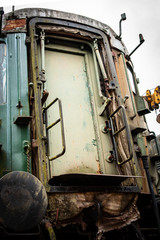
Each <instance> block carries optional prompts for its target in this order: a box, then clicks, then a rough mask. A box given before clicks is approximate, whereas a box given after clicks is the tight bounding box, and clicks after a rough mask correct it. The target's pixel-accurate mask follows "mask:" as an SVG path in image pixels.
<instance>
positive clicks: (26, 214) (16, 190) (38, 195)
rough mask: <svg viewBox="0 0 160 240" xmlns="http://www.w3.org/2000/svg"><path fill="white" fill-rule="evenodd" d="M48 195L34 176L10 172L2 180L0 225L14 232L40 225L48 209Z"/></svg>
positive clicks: (0, 184) (0, 181)
mask: <svg viewBox="0 0 160 240" xmlns="http://www.w3.org/2000/svg"><path fill="white" fill-rule="evenodd" d="M47 204H48V200H47V194H46V191H45V188H44V186H43V185H42V183H41V182H40V181H39V180H38V179H37V178H36V177H35V176H33V175H32V174H30V173H27V172H22V171H15V172H10V173H8V174H6V175H5V176H3V177H2V178H1V179H0V223H1V224H2V225H3V226H4V227H5V228H7V229H9V230H11V231H14V232H25V231H28V230H30V229H33V228H34V227H36V226H37V225H38V223H39V222H40V221H41V220H42V218H43V217H44V215H45V212H46V209H47Z"/></svg>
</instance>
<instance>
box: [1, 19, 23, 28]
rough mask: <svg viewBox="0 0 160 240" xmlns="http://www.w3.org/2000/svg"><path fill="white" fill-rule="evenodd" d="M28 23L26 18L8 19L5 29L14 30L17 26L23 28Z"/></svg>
mask: <svg viewBox="0 0 160 240" xmlns="http://www.w3.org/2000/svg"><path fill="white" fill-rule="evenodd" d="M25 25H26V19H14V20H7V23H6V25H5V27H4V28H3V31H9V30H13V29H15V28H21V27H24V26H25Z"/></svg>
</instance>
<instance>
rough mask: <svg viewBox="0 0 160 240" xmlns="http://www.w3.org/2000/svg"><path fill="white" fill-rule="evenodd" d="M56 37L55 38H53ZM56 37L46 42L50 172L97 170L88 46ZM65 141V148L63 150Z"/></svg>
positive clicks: (53, 174)
mask: <svg viewBox="0 0 160 240" xmlns="http://www.w3.org/2000/svg"><path fill="white" fill-rule="evenodd" d="M51 41H53V40H51ZM84 49H85V50H81V49H80V44H75V43H73V45H71V43H70V42H62V41H60V40H59V41H56V40H54V42H53V43H50V44H48V45H46V48H45V54H46V56H45V59H46V60H45V61H46V62H45V65H46V79H47V81H46V88H47V90H48V91H49V97H48V99H47V104H46V105H47V106H49V107H48V109H47V121H48V122H47V128H48V139H49V159H50V168H51V176H56V175H61V174H68V173H97V171H98V169H99V163H98V162H97V160H98V151H97V148H98V143H97V138H96V131H95V127H94V110H93V106H92V103H91V102H92V97H93V96H92V95H93V94H92V86H91V80H90V76H91V74H90V71H91V69H90V66H91V65H93V63H90V62H89V58H88V56H87V55H88V54H91V53H89V51H91V50H89V47H87V46H85V47H84ZM64 144H65V148H66V149H65V152H64Z"/></svg>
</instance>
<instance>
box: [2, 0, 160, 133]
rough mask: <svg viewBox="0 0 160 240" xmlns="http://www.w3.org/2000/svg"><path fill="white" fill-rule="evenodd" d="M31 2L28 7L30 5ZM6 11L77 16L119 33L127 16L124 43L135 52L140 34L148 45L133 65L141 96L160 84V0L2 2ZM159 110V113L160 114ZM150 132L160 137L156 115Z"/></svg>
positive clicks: (150, 121) (136, 55) (150, 116)
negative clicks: (43, 10)
mask: <svg viewBox="0 0 160 240" xmlns="http://www.w3.org/2000/svg"><path fill="white" fill-rule="evenodd" d="M26 2H27V4H26ZM0 4H1V6H3V7H4V11H5V12H10V11H11V10H12V5H14V6H15V10H16V9H20V8H26V7H32V8H34V7H36V8H37V7H40V8H49V9H55V10H60V11H66V12H71V13H76V14H80V15H84V16H86V17H90V18H93V19H96V20H98V21H101V22H103V23H106V24H107V25H109V26H110V27H111V28H113V30H114V31H115V32H116V33H117V34H118V33H119V20H120V17H121V14H122V13H124V12H125V13H126V16H127V20H126V21H124V22H123V23H122V40H123V41H124V43H125V45H126V46H127V48H128V51H129V52H131V51H132V50H133V49H134V48H135V47H136V46H137V45H138V44H139V33H142V34H143V36H144V39H145V42H144V44H143V45H142V46H141V47H140V48H139V49H138V50H137V51H136V52H135V53H134V54H133V56H132V62H133V64H134V70H135V72H136V75H137V77H138V78H139V79H140V84H139V88H140V93H141V95H143V94H145V91H146V90H147V89H154V88H155V87H156V86H158V85H160V73H159V72H160V27H159V26H160V0H98V1H95V0H78V1H76V0H52V1H44V0H27V1H26V0H1V2H0ZM158 113H159V110H158V111H157V114H158ZM146 117H147V120H148V125H149V129H150V130H151V131H155V132H156V134H160V124H158V123H157V122H156V113H155V112H152V113H150V114H148V115H146Z"/></svg>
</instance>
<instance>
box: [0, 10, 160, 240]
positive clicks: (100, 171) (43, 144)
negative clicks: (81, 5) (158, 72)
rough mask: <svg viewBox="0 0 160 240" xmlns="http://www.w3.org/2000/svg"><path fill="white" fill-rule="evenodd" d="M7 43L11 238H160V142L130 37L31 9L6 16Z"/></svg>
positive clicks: (6, 231)
mask: <svg viewBox="0 0 160 240" xmlns="http://www.w3.org/2000/svg"><path fill="white" fill-rule="evenodd" d="M0 47H1V49H0V51H1V55H2V58H1V79H0V80H1V84H2V85H1V96H2V97H1V99H0V101H1V102H0V104H1V105H0V110H1V113H2V114H0V115H1V117H0V118H1V126H0V143H1V152H0V156H1V161H0V167H1V169H0V173H1V177H2V178H1V184H0V185H1V186H0V189H1V199H0V200H1V206H2V207H3V208H4V211H2V213H1V228H0V229H1V235H2V237H4V238H5V237H6V236H7V237H10V238H14V237H22V236H23V238H25V237H27V239H29V238H31V239H32V238H33V237H34V238H37V239H38V238H40V237H41V238H42V239H56V237H57V239H68V238H70V239H72V238H76V239H88V238H89V239H103V238H105V239H112V238H114V237H118V236H121V239H128V237H130V238H131V239H144V237H145V239H158V234H159V230H160V226H159V214H158V205H157V202H158V194H159V188H160V186H159V150H158V147H157V145H156V144H155V142H156V137H155V135H154V133H152V132H150V131H149V129H148V127H147V123H146V121H145V114H147V113H149V112H150V111H149V109H148V106H147V103H146V101H145V99H144V98H143V97H141V96H140V95H139V91H138V83H137V78H136V75H135V73H134V67H133V64H132V62H131V59H130V56H129V54H128V52H127V49H126V47H125V45H124V44H123V42H122V41H121V37H120V36H117V34H116V33H114V31H113V30H112V29H111V28H110V27H109V26H107V25H105V24H103V23H100V22H98V21H95V20H93V19H89V18H86V17H83V16H79V15H75V14H70V13H64V12H60V11H53V10H48V9H22V10H17V11H14V12H12V13H9V14H6V15H4V16H3V25H2V31H1V38H0ZM4 73H5V74H4ZM131 82H132V83H131ZM156 143H157V142H156ZM153 145H154V146H156V147H155V149H154V148H153ZM26 172H28V174H27V173H26ZM6 173H8V174H6ZM26 174H27V175H26ZM31 174H32V175H34V176H35V177H36V178H38V179H39V180H40V181H38V180H37V179H36V178H34V177H33V176H32V175H31ZM3 176H4V177H3ZM32 177H33V178H32ZM13 179H14V181H13ZM16 179H17V182H19V183H18V184H17V185H16ZM26 179H28V180H26ZM29 180H30V182H29ZM27 181H28V182H29V183H28V182H27ZM12 182H14V183H13V186H12V189H17V188H18V189H19V190H18V194H17V191H16V190H15V191H14V190H13V191H12V190H11V189H10V188H9V184H10V185H12ZM32 183H33V184H32ZM27 184H29V185H27ZM4 186H7V187H6V188H5V189H4ZM23 186H24V187H23ZM31 186H35V188H36V187H37V189H39V191H37V193H35V192H34V191H35V190H34V189H32V187H31ZM44 187H45V191H46V192H44ZM23 188H25V189H27V190H26V192H25V193H24V191H23ZM31 189H32V190H31ZM31 191H32V194H33V195H32V196H31ZM28 192H29V193H28ZM33 192H34V193H33ZM46 193H47V195H46ZM21 195H22V196H23V197H19V196H21ZM37 196H38V199H37ZM47 197H48V207H47ZM25 198H26V199H27V200H26V201H27V203H26V204H22V201H24V199H25ZM4 199H7V200H4ZM13 199H14V200H13ZM7 201H8V202H7ZM14 201H15V202H17V204H19V205H20V206H22V210H23V211H20V210H17V207H15V203H14ZM34 201H37V202H38V205H36V207H35V211H33V209H32V210H31V206H32V202H34ZM7 203H8V204H7ZM26 206H27V207H26ZM37 206H38V207H39V208H40V211H39V214H38V213H37V214H36V211H37ZM2 207H1V208H2ZM46 207H47V210H46ZM146 209H149V210H148V211H147V213H146ZM17 211H18V214H17ZM45 211H46V213H45V214H44V212H45ZM153 211H154V213H155V216H152V220H149V219H150V218H151V215H152V214H153ZM27 212H28V214H27ZM5 214H6V216H7V217H6V216H5ZM23 214H24V215H25V217H24V218H21V217H20V216H21V215H23ZM153 215H154V214H153ZM8 219H10V220H8ZM35 219H36V220H35ZM14 221H16V222H17V223H15V222H14ZM29 223H30V224H29ZM38 226H40V228H38ZM150 229H151V232H150ZM141 230H143V231H144V233H143V231H141ZM153 231H155V233H154V232H153ZM145 232H147V234H146V233H145ZM143 234H144V236H143ZM150 234H151V235H152V238H151V235H150Z"/></svg>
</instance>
